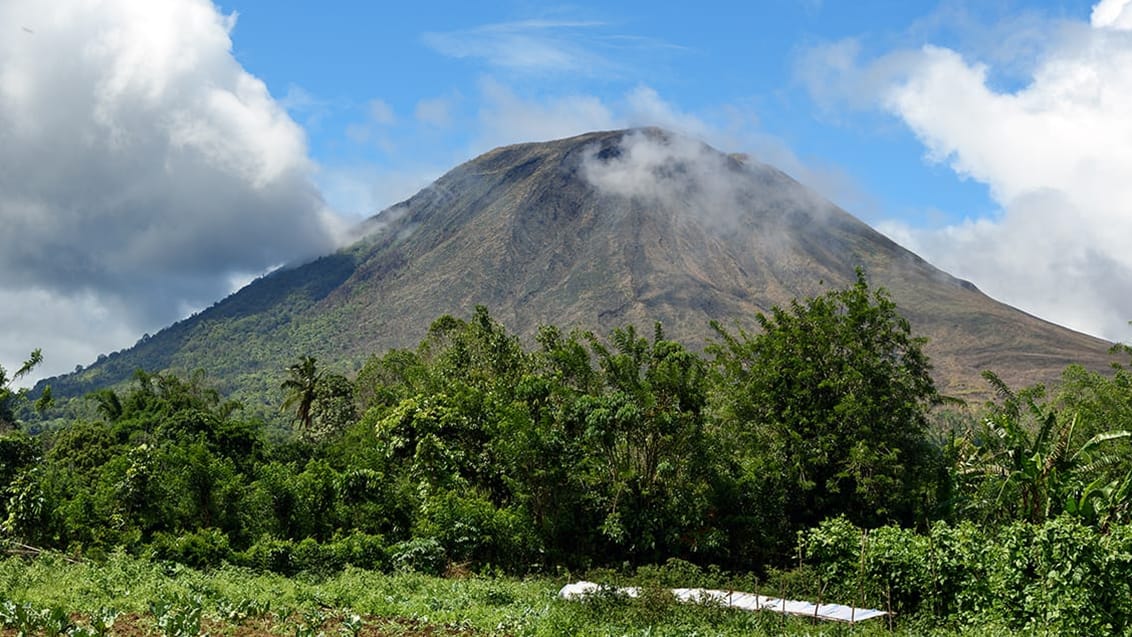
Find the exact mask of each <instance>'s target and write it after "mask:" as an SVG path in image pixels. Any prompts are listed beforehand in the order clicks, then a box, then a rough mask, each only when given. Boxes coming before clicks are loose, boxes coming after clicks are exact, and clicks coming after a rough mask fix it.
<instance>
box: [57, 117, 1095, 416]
mask: <svg viewBox="0 0 1132 637" xmlns="http://www.w3.org/2000/svg"><path fill="white" fill-rule="evenodd" d="M363 230H364V231H365V234H364V236H363V237H362V238H361V239H360V240H358V241H357V242H356V243H354V244H353V245H351V246H349V247H347V248H345V249H343V250H341V251H339V252H338V253H336V254H333V255H328V256H326V257H324V258H322V259H319V260H317V261H314V262H311V263H307V264H304V265H301V266H297V267H292V268H287V269H284V270H281V271H278V272H276V273H273V274H271V275H269V276H266V277H263V278H261V279H258V280H256V281H254V282H253V283H251V284H250V285H248V286H247V287H245V288H244V289H242V290H240V291H239V292H237V293H235V294H233V295H232V296H230V297H228V298H227V299H224V300H223V301H220V302H219V303H217V304H216V305H214V306H213V307H211V308H209V309H208V310H206V311H204V312H201V313H200V314H198V315H195V316H193V317H191V318H189V319H186V320H184V321H181V322H179V323H177V324H175V325H173V326H171V327H169V328H167V329H165V330H163V331H162V332H160V333H158V334H156V335H155V336H153V337H152V338H148V339H146V340H145V341H142V342H139V343H138V344H137V345H136V346H135V347H133V348H131V349H128V350H124V351H123V352H118V353H115V354H112V355H110V356H108V357H106V358H104V359H101V360H100V361H99V362H98V363H96V364H94V365H92V366H90V367H89V368H87V369H85V370H83V371H82V372H80V373H77V374H72V375H69V376H66V377H60V378H57V379H52V380H51V381H49V382H51V383H52V384H53V386H54V387H55V390H56V392H57V393H63V394H72V395H74V394H77V393H81V392H83V391H88V390H90V389H94V388H96V387H99V386H103V385H106V384H109V383H113V382H118V381H120V380H122V379H124V378H128V377H129V375H130V374H132V373H133V370H134V369H136V368H143V369H147V370H150V371H157V370H164V369H174V370H178V371H182V372H184V371H191V370H194V369H204V370H205V371H206V373H207V374H208V375H209V376H210V377H214V378H218V379H220V380H221V381H222V383H223V384H224V389H227V390H230V391H231V390H235V391H237V393H238V394H244V395H253V394H257V393H258V394H261V395H262V393H263V392H265V391H267V392H270V391H271V390H272V389H273V388H274V387H276V386H277V385H278V380H279V378H280V377H281V375H282V369H283V367H285V366H286V365H287V364H289V363H290V362H293V361H294V360H295V359H297V358H298V357H299V356H301V355H304V354H311V355H314V356H317V357H318V358H319V359H320V360H321V361H323V362H324V363H326V364H332V365H336V366H339V367H340V368H342V369H343V371H349V370H350V369H352V368H356V367H357V366H358V365H360V363H361V362H362V361H364V359H365V358H366V357H368V356H369V355H371V354H375V353H382V352H384V351H385V350H387V349H388V348H391V347H409V346H413V345H415V344H416V343H417V342H418V341H419V340H420V339H421V338H422V337H423V336H424V334H425V331H426V330H427V328H428V325H429V323H430V322H431V321H432V320H434V319H435V318H437V317H438V316H440V315H442V314H446V313H448V314H453V315H456V316H466V315H468V314H470V312H471V310H472V309H473V308H474V306H475V305H477V304H482V305H485V306H487V307H488V308H489V309H490V311H491V313H492V315H493V316H494V317H496V318H497V319H499V320H500V321H502V322H503V323H504V324H505V325H506V326H507V327H508V328H509V329H511V330H512V331H514V332H516V333H519V334H521V335H523V336H525V337H530V336H531V335H532V334H533V333H534V332H535V330H536V329H537V328H538V326H539V325H541V324H546V323H553V324H555V325H558V326H561V327H564V328H571V327H581V328H588V329H594V330H596V331H598V332H601V333H604V332H607V331H608V330H609V329H611V328H613V327H615V326H617V325H623V324H626V323H634V324H637V325H638V327H640V328H645V329H648V328H649V327H650V326H651V325H652V322H653V321H657V320H659V321H661V322H662V323H663V325H664V328H665V330H666V332H667V333H668V334H669V335H670V336H674V337H676V338H678V339H680V340H683V341H684V342H686V343H688V344H690V345H693V346H697V347H698V346H702V345H703V344H704V342H705V339H707V338H708V337H709V336H710V330H709V328H708V322H709V321H710V320H712V319H716V320H719V321H721V322H723V323H724V324H725V325H742V326H745V327H750V326H752V325H754V324H755V322H754V316H755V314H756V313H757V312H760V311H766V310H768V309H769V308H770V307H771V306H772V305H785V304H788V303H789V302H790V301H791V300H792V299H794V298H801V297H806V296H810V295H814V294H820V293H822V292H824V291H826V290H829V289H832V288H836V287H842V286H845V285H848V284H850V283H851V282H852V281H853V278H854V272H855V269H856V268H857V267H862V268H864V270H865V272H866V274H867V275H868V277H869V280H870V282H871V283H872V284H874V285H877V286H883V287H885V288H887V289H888V290H889V292H890V293H891V296H892V298H893V299H894V300H895V302H896V304H897V306H898V308H899V309H900V310H901V312H902V313H904V315H905V316H906V317H908V319H909V320H910V321H911V323H912V325H913V329H914V331H915V332H916V333H917V334H919V335H923V336H926V337H928V338H929V344H928V348H927V349H928V353H929V354H930V356H931V359H932V362H933V364H934V366H935V373H936V377H937V380H938V381H939V383H940V385H941V388H942V389H943V390H944V391H945V392H947V393H949V394H951V395H955V396H959V397H965V396H966V397H983V396H985V395H986V392H987V387H986V385H985V383H984V382H983V381H982V380H981V378H980V373H981V371H982V370H984V369H992V370H994V371H995V372H997V373H998V374H999V375H1000V376H1002V377H1003V378H1004V379H1005V380H1006V381H1007V382H1008V383H1010V384H1011V385H1013V386H1021V385H1026V384H1030V383H1033V382H1039V381H1043V382H1050V381H1054V380H1056V379H1057V377H1058V375H1059V374H1060V372H1061V370H1062V369H1063V368H1064V367H1065V366H1066V365H1068V364H1069V363H1072V362H1079V363H1083V364H1085V365H1086V366H1088V367H1091V368H1096V369H1100V368H1104V367H1106V366H1107V365H1108V362H1109V360H1110V358H1109V356H1108V354H1107V350H1108V347H1109V345H1110V344H1109V343H1107V342H1105V341H1102V340H1100V339H1096V338H1092V337H1089V336H1086V335H1083V334H1079V333H1076V332H1072V331H1070V330H1067V329H1064V328H1061V327H1058V326H1056V325H1053V324H1051V323H1048V322H1045V321H1042V320H1039V319H1037V318H1035V317H1033V316H1030V315H1028V314H1025V313H1023V312H1021V311H1019V310H1017V309H1014V308H1012V307H1009V306H1007V305H1004V304H1002V303H999V302H997V301H995V300H993V299H991V298H989V297H987V296H986V295H984V294H982V293H981V292H980V291H979V290H978V289H976V288H975V287H974V286H973V285H971V284H970V283H967V282H964V281H961V280H958V279H956V278H953V277H951V276H950V275H948V274H946V273H944V272H942V271H940V270H939V269H937V268H935V267H933V266H932V265H930V264H929V263H927V262H925V261H924V260H923V259H921V258H919V257H918V256H916V255H915V254H912V253H911V252H909V251H908V250H905V249H904V248H902V247H900V246H899V245H897V244H895V243H894V242H892V241H891V240H889V239H888V238H886V237H885V236H883V235H881V234H880V233H878V232H876V231H874V230H873V229H872V228H870V227H869V226H867V225H866V224H864V223H863V222H861V221H859V220H858V219H856V218H855V217H853V216H851V215H850V214H848V213H846V212H845V211H843V210H841V209H839V208H837V207H836V206H834V205H832V204H831V203H829V202H828V201H825V200H823V199H822V198H821V197H819V196H818V195H816V194H814V193H813V192H811V191H809V190H807V189H806V188H805V187H804V186H802V185H801V184H799V183H798V182H796V181H794V180H793V179H791V178H790V177H788V176H787V175H785V174H783V173H782V172H780V171H778V170H776V169H774V168H772V167H770V166H766V165H762V164H758V163H756V162H752V161H749V160H747V159H746V158H745V157H742V156H729V155H725V154H723V153H720V152H718V151H716V150H714V149H712V148H710V147H707V146H705V145H703V144H701V143H699V142H696V141H693V140H689V139H686V138H682V137H679V136H676V135H672V134H669V133H667V132H664V131H661V130H657V129H640V130H632V131H610V132H597V133H590V134H586V135H581V136H578V137H572V138H569V139H562V140H557V141H552V142H545V143H530V144H519V145H514V146H508V147H504V148H498V149H496V150H493V151H491V152H488V153H486V154H484V155H482V156H480V157H477V158H475V159H473V160H471V161H469V162H467V163H465V164H463V165H461V166H458V167H457V168H455V169H453V170H452V171H451V172H449V173H448V174H446V175H444V176H443V177H441V178H440V179H438V180H437V181H436V182H435V183H433V184H432V185H431V186H429V187H427V188H425V189H424V190H422V191H421V192H420V193H418V194H417V195H415V196H413V197H412V198H411V199H409V200H407V201H405V202H402V203H400V204H398V205H396V206H393V207H391V208H389V209H387V210H385V211H383V212H381V213H380V214H378V215H376V216H375V217H374V218H372V219H370V220H369V221H368V222H367V223H366V224H365V228H364V229H363Z"/></svg>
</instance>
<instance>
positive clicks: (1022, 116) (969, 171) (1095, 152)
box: [842, 0, 1132, 340]
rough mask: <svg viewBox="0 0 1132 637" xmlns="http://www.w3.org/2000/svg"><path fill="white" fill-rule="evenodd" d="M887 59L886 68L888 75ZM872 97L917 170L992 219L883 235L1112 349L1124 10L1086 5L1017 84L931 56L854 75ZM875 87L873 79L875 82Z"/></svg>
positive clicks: (1126, 39)
mask: <svg viewBox="0 0 1132 637" xmlns="http://www.w3.org/2000/svg"><path fill="white" fill-rule="evenodd" d="M894 60H899V63H895V62H894ZM842 68H843V69H844V70H845V74H846V75H847V76H848V77H849V78H854V77H861V78H868V79H871V80H873V81H872V82H871V84H869V86H872V87H873V88H874V92H873V93H872V95H873V96H874V98H876V99H877V102H878V103H879V105H880V106H881V107H882V108H884V109H885V110H887V111H888V112H890V113H892V114H894V115H895V116H896V117H898V118H899V119H900V120H901V121H902V122H903V123H904V124H905V125H907V126H908V127H909V128H910V129H911V130H912V132H913V133H914V134H915V135H916V137H917V138H918V139H919V140H920V141H921V142H922V143H923V144H924V147H925V149H926V158H927V159H928V160H929V161H932V162H940V163H944V164H946V165H948V166H949V167H951V168H952V169H953V170H954V171H955V172H956V173H957V174H958V175H960V176H962V177H964V178H970V179H975V180H978V181H979V182H982V183H985V184H987V185H988V186H989V189H990V192H991V196H992V197H993V198H994V200H995V201H996V202H997V203H998V204H999V206H1000V208H1001V210H1000V212H999V213H998V214H997V215H996V216H994V217H993V218H980V219H971V220H968V221H966V222H964V223H961V224H958V225H955V226H951V227H945V228H941V229H926V230H925V229H915V228H910V227H907V226H902V225H900V224H897V223H889V224H886V226H885V228H884V229H885V230H886V231H887V232H889V233H890V234H892V235H893V236H894V238H897V239H898V240H901V241H903V242H904V243H905V244H906V245H908V246H909V247H910V248H912V249H913V250H916V251H918V252H920V253H921V254H922V255H924V256H925V257H927V258H928V259H930V260H932V261H933V262H934V263H936V264H937V265H939V266H941V267H943V268H944V269H946V270H949V271H951V272H952V273H954V274H956V275H958V276H961V277H964V278H968V279H971V280H972V281H974V282H976V283H977V284H978V285H979V286H980V287H982V288H983V289H984V290H985V291H987V292H988V293H990V294H991V295H992V296H995V297H997V298H999V299H1001V300H1004V301H1006V302H1008V303H1011V304H1013V305H1016V306H1018V307H1021V308H1023V309H1025V310H1028V311H1030V312H1032V313H1035V314H1037V315H1039V316H1042V317H1044V318H1047V319H1050V320H1053V321H1055V322H1058V323H1061V324H1064V325H1067V326H1069V327H1073V328H1075V329H1078V330H1082V331H1086V332H1089V333H1093V334H1097V335H1100V336H1104V337H1106V338H1109V339H1114V340H1126V339H1128V338H1129V336H1130V331H1129V329H1128V327H1127V321H1128V320H1129V319H1132V245H1130V241H1132V180H1130V179H1129V178H1128V176H1129V175H1132V119H1129V117H1128V105H1129V104H1132V8H1130V3H1129V2H1128V1H1127V0H1115V1H1113V0H1105V1H1104V2H1100V3H1098V4H1097V5H1095V6H1094V8H1093V12H1092V15H1091V20H1090V22H1089V23H1084V22H1080V23H1077V24H1070V25H1063V28H1061V29H1060V30H1059V31H1058V36H1057V37H1056V38H1054V39H1052V40H1051V41H1050V42H1049V43H1048V45H1047V48H1046V50H1045V51H1044V52H1043V55H1042V56H1041V57H1040V59H1039V60H1038V62H1037V63H1036V64H1034V65H1033V66H1032V70H1031V72H1030V76H1029V77H1028V78H1027V80H1028V81H1026V82H1025V83H1024V85H1023V86H1022V87H1021V88H1019V89H1017V90H1014V91H1005V90H999V89H996V88H995V85H994V82H993V81H991V79H990V76H991V75H992V73H993V70H994V69H993V68H992V67H991V66H989V65H988V64H986V63H983V62H980V61H978V60H973V59H968V58H965V57H964V56H963V55H962V54H961V53H960V52H957V51H954V50H951V49H947V48H942V47H938V46H925V47H923V48H922V49H920V50H918V51H910V52H900V53H898V54H892V55H890V56H888V57H886V58H883V59H881V60H876V61H873V62H871V63H864V64H861V63H860V62H856V61H853V60H848V61H844V62H843V63H842ZM881 79H883V81H880V80H881Z"/></svg>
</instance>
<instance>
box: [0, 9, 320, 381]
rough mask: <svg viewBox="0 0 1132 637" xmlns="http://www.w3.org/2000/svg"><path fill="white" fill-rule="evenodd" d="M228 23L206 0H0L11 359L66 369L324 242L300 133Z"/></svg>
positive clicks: (2, 290)
mask: <svg viewBox="0 0 1132 637" xmlns="http://www.w3.org/2000/svg"><path fill="white" fill-rule="evenodd" d="M235 19H236V18H235V14H232V15H229V16H225V15H223V14H221V13H219V12H218V11H217V9H216V7H215V6H213V5H212V4H211V3H210V2H208V1H207V0H166V1H163V2H140V1H130V0H105V1H103V2H98V3H90V2H84V1H81V0H55V1H53V2H51V3H46V4H45V3H43V2H39V1H38V0H6V1H5V2H3V3H0V25H5V26H3V27H0V28H3V29H5V30H6V32H5V35H4V36H3V37H0V224H2V225H3V227H4V231H3V232H2V233H0V294H2V295H3V297H4V303H3V304H2V307H4V308H5V311H4V312H3V313H2V314H3V317H2V319H0V320H2V321H3V322H2V324H3V325H4V331H5V332H6V333H8V334H18V335H20V336H19V338H18V339H4V340H3V342H2V343H0V360H2V361H3V363H4V364H5V366H6V367H8V366H10V365H11V364H12V362H13V361H16V360H18V359H19V358H20V357H22V356H24V355H26V353H27V352H26V351H25V350H30V349H31V348H32V347H36V346H39V347H43V348H44V350H45V355H46V358H47V363H45V365H44V368H43V370H42V371H43V372H45V373H58V372H61V371H68V370H70V369H71V368H73V367H74V365H75V364H76V363H86V362H89V361H90V358H91V357H92V355H93V354H94V353H95V352H101V351H109V350H113V349H118V348H120V347H123V346H126V345H129V344H132V341H133V338H136V335H137V334H139V333H141V332H143V331H152V330H156V329H157V328H160V327H162V326H164V325H166V324H168V323H170V322H172V321H173V320H175V319H177V318H180V316H181V314H182V313H183V312H184V311H185V310H186V309H187V308H193V307H200V306H202V305H207V304H208V303H211V302H213V301H215V300H216V299H217V298H219V297H220V296H222V295H223V294H224V293H226V292H227V291H228V290H227V286H228V282H229V281H230V280H232V277H233V276H238V275H239V274H240V273H248V272H259V271H262V270H263V269H264V268H266V267H269V266H271V265H274V264H278V263H280V262H284V261H289V260H293V259H297V258H304V257H307V256H313V255H316V254H319V253H322V252H324V251H326V250H328V249H330V248H331V247H333V245H334V240H335V236H334V235H335V233H336V232H338V231H339V230H341V227H340V225H341V224H340V222H339V220H337V218H336V216H335V215H334V214H333V213H331V212H330V211H328V210H327V209H326V207H325V205H324V204H323V202H322V200H321V198H320V196H319V194H318V192H317V190H316V189H315V187H314V185H313V183H312V182H311V179H310V177H309V175H310V173H311V172H312V171H313V166H312V165H311V163H310V161H309V160H308V159H307V148H306V139H305V135H304V133H303V131H302V129H301V128H300V127H299V126H298V125H297V124H295V122H294V121H292V119H291V118H290V117H289V116H288V114H287V112H286V111H285V110H284V109H283V108H282V107H281V106H280V104H279V103H278V102H276V101H274V100H273V99H272V98H271V96H270V94H269V93H268V91H267V88H266V86H265V85H264V84H263V82H262V81H260V80H259V79H257V78H255V77H253V76H252V75H250V74H248V73H247V72H246V71H245V70H244V69H243V68H242V67H241V66H240V65H239V63H238V62H237V61H236V60H235V59H234V58H233V57H232V53H231V40H230V36H229V34H230V31H231V29H232V28H233V26H234V23H235ZM8 25H22V26H26V27H27V29H28V30H23V29H21V28H20V27H19V26H17V27H14V29H15V32H14V33H11V32H8V31H7V30H8V29H9V26H8ZM293 97H294V99H296V100H299V99H300V97H301V96H300V95H299V94H298V93H296V94H295V95H294V96H293ZM29 308H44V309H43V310H42V311H36V310H35V309H29ZM44 312H50V317H49V318H46V319H45V318H44V315H43V313H44ZM45 327H47V328H50V329H49V330H45ZM130 335H133V338H130V337H129V336H130ZM40 339H43V340H41V341H40V342H29V341H32V340H40ZM12 340H20V341H22V342H12Z"/></svg>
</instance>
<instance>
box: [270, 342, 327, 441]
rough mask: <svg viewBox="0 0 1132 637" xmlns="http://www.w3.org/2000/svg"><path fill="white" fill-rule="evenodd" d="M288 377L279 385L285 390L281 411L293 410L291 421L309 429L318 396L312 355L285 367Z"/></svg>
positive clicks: (317, 378)
mask: <svg viewBox="0 0 1132 637" xmlns="http://www.w3.org/2000/svg"><path fill="white" fill-rule="evenodd" d="M287 374H288V377H287V379H286V380H284V381H283V382H282V384H280V385H279V388H280V389H282V390H283V391H284V392H285V395H284V398H283V406H282V410H283V411H290V410H294V412H295V418H294V420H293V421H292V422H297V423H298V424H299V428H300V430H302V431H304V432H308V431H311V424H312V422H313V419H314V412H313V409H312V407H313V406H314V401H315V399H316V398H317V397H318V381H319V378H320V374H319V372H318V366H317V364H316V361H315V358H314V357H313V356H304V357H302V358H301V359H299V362H297V363H295V364H294V365H291V366H290V367H288V368H287Z"/></svg>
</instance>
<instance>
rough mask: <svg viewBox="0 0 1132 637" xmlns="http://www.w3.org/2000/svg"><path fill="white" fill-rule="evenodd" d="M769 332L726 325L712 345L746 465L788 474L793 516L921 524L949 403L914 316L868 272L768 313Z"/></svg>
mask: <svg viewBox="0 0 1132 637" xmlns="http://www.w3.org/2000/svg"><path fill="white" fill-rule="evenodd" d="M756 318H757V320H758V322H759V325H760V326H761V327H762V331H761V332H760V333H758V334H753V335H752V334H749V333H747V332H746V331H743V330H740V331H739V334H738V335H737V336H736V335H733V334H731V333H730V332H728V331H727V330H725V329H724V328H723V327H721V326H720V325H719V324H718V323H713V325H712V327H713V328H714V329H715V331H716V333H717V335H718V341H717V342H715V343H713V344H712V345H711V346H710V347H709V352H710V353H712V354H714V356H715V363H716V369H717V371H718V373H719V377H718V379H719V385H718V390H719V400H720V402H721V403H722V407H723V413H724V414H725V417H726V418H728V419H729V422H730V426H732V427H734V428H737V432H736V434H735V439H736V440H737V441H738V442H739V443H740V444H741V446H742V448H743V452H742V453H745V454H748V455H754V456H757V458H756V459H755V460H754V461H751V460H750V459H747V460H746V461H745V462H744V463H743V464H744V465H745V466H748V467H758V469H757V470H758V471H759V472H761V473H763V474H764V475H777V476H778V479H781V480H782V488H783V489H785V490H786V491H787V493H786V500H785V501H784V502H783V503H782V506H783V507H784V509H785V510H784V511H782V515H783V516H784V518H785V519H787V520H789V521H790V522H792V523H793V524H794V525H802V526H805V525H812V524H814V523H816V522H818V521H820V520H821V519H823V518H825V517H829V516H834V515H839V514H845V515H847V516H849V518H850V519H851V520H853V521H854V522H856V523H858V524H864V525H875V524H880V523H884V522H887V521H889V520H900V521H911V519H912V518H913V517H914V515H915V513H916V510H917V507H919V506H922V505H921V504H920V503H921V502H922V500H923V496H924V495H925V494H926V491H925V489H926V487H927V486H928V485H925V484H924V478H925V476H926V475H928V474H929V473H930V472H927V471H925V470H926V469H927V467H926V463H927V462H928V461H929V457H930V456H929V454H930V447H929V445H928V444H927V442H926V439H925V436H924V434H925V430H926V426H927V410H928V408H929V406H930V405H931V404H933V403H935V402H937V401H938V400H939V394H938V393H937V391H936V388H935V385H934V383H933V381H932V378H931V376H930V374H929V372H930V369H931V366H930V364H929V362H928V358H927V356H926V355H925V354H924V352H923V349H922V348H923V345H924V343H925V339H922V338H916V337H913V336H912V333H911V327H910V326H909V323H908V321H907V320H906V319H905V318H904V317H902V316H901V315H900V314H899V313H898V312H897V310H896V306H895V304H894V303H893V302H892V300H891V299H890V298H889V296H888V294H887V293H886V292H885V291H884V290H883V289H877V290H871V289H870V288H869V285H868V282H867V280H866V278H865V275H864V273H863V272H862V271H861V270H858V271H857V280H856V282H855V283H854V284H853V285H851V286H850V287H848V288H847V289H844V290H834V291H830V292H828V293H826V294H825V295H822V296H818V297H814V298H810V299H807V300H805V301H798V300H795V301H794V302H793V303H792V304H791V305H790V307H789V308H785V309H784V308H780V307H774V308H773V309H772V310H771V313H770V315H764V314H762V313H760V314H758V315H757V317H756Z"/></svg>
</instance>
